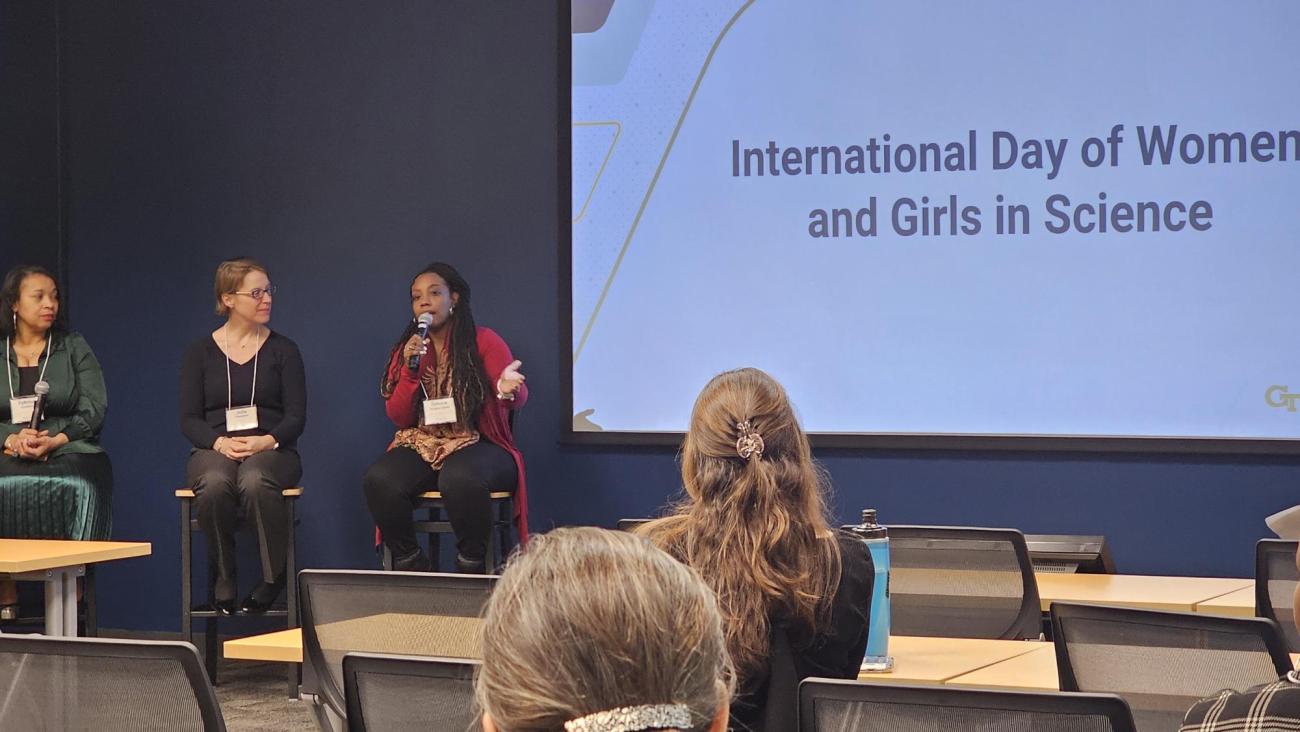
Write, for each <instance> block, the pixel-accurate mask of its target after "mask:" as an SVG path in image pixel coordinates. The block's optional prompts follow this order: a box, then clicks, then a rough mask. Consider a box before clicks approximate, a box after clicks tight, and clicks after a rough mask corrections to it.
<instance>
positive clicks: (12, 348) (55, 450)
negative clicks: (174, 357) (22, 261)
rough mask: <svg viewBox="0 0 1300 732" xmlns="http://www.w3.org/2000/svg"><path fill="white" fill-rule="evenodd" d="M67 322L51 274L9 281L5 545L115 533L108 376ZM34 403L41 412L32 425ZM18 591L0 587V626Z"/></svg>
mask: <svg viewBox="0 0 1300 732" xmlns="http://www.w3.org/2000/svg"><path fill="white" fill-rule="evenodd" d="M61 315H62V310H61V309H60V307H59V287H58V284H57V283H56V282H55V281H54V275H52V274H50V272H48V271H47V270H45V269H44V268H42V267H36V266H24V267H15V268H14V269H12V270H10V271H9V273H8V274H7V275H5V278H4V283H3V285H0V339H3V341H4V345H3V348H4V359H5V366H4V371H5V376H6V377H7V382H8V383H7V384H6V385H5V386H3V387H0V390H3V391H4V392H5V394H4V396H3V397H0V442H3V456H0V537H3V538H6V539H77V540H86V541H96V540H99V541H102V540H105V539H108V538H109V534H110V533H111V530H112V519H113V515H112V498H113V467H112V465H111V464H110V463H109V461H108V455H107V454H106V453H105V452H104V449H103V448H102V447H100V446H99V430H100V427H102V426H103V424H104V413H105V412H106V411H107V408H108V397H107V393H106V391H105V389H104V372H103V371H102V370H101V369H100V367H99V361H97V360H96V359H95V354H94V353H92V352H91V350H90V346H89V345H87V344H86V340H85V339H84V338H82V337H81V335H80V334H77V333H69V332H68V331H67V330H66V328H64V326H63V325H62V323H63V318H62V317H61ZM42 391H44V392H45V397H44V399H43V401H40V397H38V396H37V395H38V394H39V393H41V392H42ZM38 403H39V404H42V406H43V408H41V409H40V412H41V413H40V415H39V416H38V418H37V420H36V423H35V424H33V420H32V415H33V412H34V411H35V410H36V409H37V405H38ZM17 592H18V588H17V585H16V584H15V583H14V582H13V580H0V620H13V619H16V618H17V616H18V604H17V603H18V594H17Z"/></svg>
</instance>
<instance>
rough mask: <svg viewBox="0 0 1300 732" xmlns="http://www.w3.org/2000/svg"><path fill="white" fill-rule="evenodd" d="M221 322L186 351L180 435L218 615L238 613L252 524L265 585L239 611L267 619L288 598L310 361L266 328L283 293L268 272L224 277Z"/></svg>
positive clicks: (232, 272)
mask: <svg viewBox="0 0 1300 732" xmlns="http://www.w3.org/2000/svg"><path fill="white" fill-rule="evenodd" d="M213 289H214V294H215V296H216V312H217V315H220V316H224V317H225V318H226V322H225V324H224V325H222V326H221V327H220V328H217V329H216V330H215V331H213V332H212V333H210V334H207V335H204V336H203V337H202V338H200V339H198V340H197V341H195V342H194V343H192V344H191V345H190V346H189V348H187V349H186V350H185V356H184V358H183V360H182V362H181V385H180V412H181V432H182V433H184V435H185V437H186V438H188V439H189V441H190V443H191V444H192V445H193V449H192V450H191V452H190V458H189V462H188V463H187V464H186V467H185V475H186V482H187V484H188V485H189V486H190V488H192V489H193V490H194V492H195V503H196V508H197V513H198V522H199V527H200V528H201V530H202V531H203V533H204V534H205V535H206V536H207V537H208V568H209V572H211V573H212V574H211V576H212V579H213V589H212V597H211V598H210V600H211V604H212V609H215V610H217V611H218V612H221V613H223V614H226V615H231V614H233V613H234V612H235V596H236V594H237V592H238V588H237V585H236V567H235V526H236V519H237V517H238V515H239V514H240V512H243V514H244V515H245V516H246V517H247V519H248V521H249V522H250V523H252V525H253V529H254V531H255V532H256V536H257V548H258V553H259V555H260V557H261V567H260V570H261V571H260V576H261V581H260V582H258V583H257V585H256V586H254V587H253V589H252V591H251V592H250V593H249V594H248V595H247V596H246V597H245V598H244V600H243V602H241V603H240V606H239V609H240V610H242V611H243V612H246V613H252V614H257V613H264V612H266V611H267V610H268V609H270V607H271V605H272V604H273V603H274V602H275V600H276V598H278V597H279V595H280V592H281V591H282V590H283V589H284V583H285V581H286V579H287V578H286V577H285V556H286V553H287V546H288V535H287V531H286V525H285V522H286V521H287V518H288V508H287V506H286V505H285V502H284V498H283V497H282V495H281V491H282V490H283V489H285V488H288V487H291V486H293V485H294V484H295V483H297V482H298V480H299V479H300V478H301V477H302V461H301V460H300V459H299V457H298V450H297V448H296V444H297V441H298V437H299V436H300V435H302V431H303V427H304V426H305V425H306V421H307V385H306V377H305V376H304V373H303V363H302V355H301V354H299V352H298V346H297V345H296V344H294V342H293V341H291V340H289V339H288V338H286V337H284V336H283V335H281V334H279V333H276V332H275V331H273V330H271V329H270V328H269V327H267V324H268V323H269V322H270V321H271V305H272V301H273V300H274V295H275V286H274V285H272V284H271V280H270V277H269V276H268V275H267V272H266V268H265V267H263V266H262V265H260V264H258V263H257V262H255V261H254V260H252V259H247V258H237V259H230V260H227V261H225V262H222V263H221V265H220V266H218V267H217V275H216V282H215V284H214V288H213Z"/></svg>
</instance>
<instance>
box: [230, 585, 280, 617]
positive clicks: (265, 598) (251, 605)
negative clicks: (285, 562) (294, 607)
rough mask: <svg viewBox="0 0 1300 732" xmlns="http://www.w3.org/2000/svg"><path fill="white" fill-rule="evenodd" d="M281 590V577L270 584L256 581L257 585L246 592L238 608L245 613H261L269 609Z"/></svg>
mask: <svg viewBox="0 0 1300 732" xmlns="http://www.w3.org/2000/svg"><path fill="white" fill-rule="evenodd" d="M283 591H284V578H283V577H281V578H279V579H277V580H276V581H275V582H272V583H270V584H267V583H266V582H258V583H257V587H254V588H253V591H252V592H250V593H248V597H245V598H244V601H243V602H241V603H239V609H240V610H242V611H243V612H244V613H245V614H247V615H261V614H263V613H265V612H266V611H267V610H270V609H271V606H272V605H274V604H275V601H276V600H277V599H279V597H280V593H281V592H283Z"/></svg>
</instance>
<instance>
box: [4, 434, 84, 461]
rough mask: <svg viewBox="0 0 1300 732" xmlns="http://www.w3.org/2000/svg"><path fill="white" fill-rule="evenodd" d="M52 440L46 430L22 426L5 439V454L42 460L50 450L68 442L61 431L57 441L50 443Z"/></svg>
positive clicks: (25, 458)
mask: <svg viewBox="0 0 1300 732" xmlns="http://www.w3.org/2000/svg"><path fill="white" fill-rule="evenodd" d="M54 440H55V438H51V437H50V433H49V431H48V430H39V431H38V430H34V429H31V428H29V427H24V428H23V429H21V430H19V431H18V433H17V434H15V435H12V436H10V437H8V438H6V439H5V454H6V455H9V456H10V457H17V458H22V459H24V460H43V459H45V457H46V456H47V455H48V454H49V453H50V452H52V451H54V450H57V449H58V448H60V447H62V446H63V445H66V444H68V437H67V435H64V434H62V433H59V435H58V442H57V443H56V444H51V443H53V442H54Z"/></svg>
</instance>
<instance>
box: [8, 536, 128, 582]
mask: <svg viewBox="0 0 1300 732" xmlns="http://www.w3.org/2000/svg"><path fill="white" fill-rule="evenodd" d="M152 552H153V547H152V545H151V544H149V542H146V541H57V540H50V539H0V574H20V573H22V572H37V571H40V570H42V569H55V568H57V567H71V566H73V565H77V564H92V563H95V562H107V561H110V560H113V559H129V558H131V557H147V556H149V554H151V553H152Z"/></svg>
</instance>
